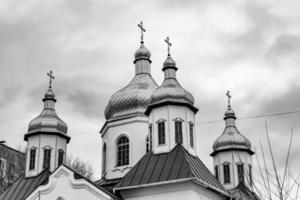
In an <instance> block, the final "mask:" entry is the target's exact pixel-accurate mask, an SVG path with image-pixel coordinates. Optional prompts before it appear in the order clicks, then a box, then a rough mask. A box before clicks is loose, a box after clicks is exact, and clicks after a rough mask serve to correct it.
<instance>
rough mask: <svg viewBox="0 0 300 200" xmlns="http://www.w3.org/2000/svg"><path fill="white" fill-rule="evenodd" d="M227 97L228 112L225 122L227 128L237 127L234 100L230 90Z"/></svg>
mask: <svg viewBox="0 0 300 200" xmlns="http://www.w3.org/2000/svg"><path fill="white" fill-rule="evenodd" d="M225 95H226V96H227V110H226V111H225V115H224V120H225V123H226V126H235V120H236V116H235V113H234V111H233V110H232V109H231V104H230V103H231V102H230V99H231V98H232V96H231V94H230V91H229V90H228V91H227V92H226V94H225Z"/></svg>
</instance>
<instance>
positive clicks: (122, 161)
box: [116, 135, 129, 166]
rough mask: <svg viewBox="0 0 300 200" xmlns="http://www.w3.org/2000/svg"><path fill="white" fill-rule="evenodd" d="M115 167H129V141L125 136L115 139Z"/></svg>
mask: <svg viewBox="0 0 300 200" xmlns="http://www.w3.org/2000/svg"><path fill="white" fill-rule="evenodd" d="M116 145H117V163H116V164H117V166H124V165H129V139H128V137H127V136H126V135H121V136H119V137H118V138H117V141H116Z"/></svg>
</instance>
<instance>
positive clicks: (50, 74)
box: [47, 70, 55, 88]
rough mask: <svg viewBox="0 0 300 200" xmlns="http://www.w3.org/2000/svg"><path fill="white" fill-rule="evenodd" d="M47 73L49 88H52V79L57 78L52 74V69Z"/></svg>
mask: <svg viewBox="0 0 300 200" xmlns="http://www.w3.org/2000/svg"><path fill="white" fill-rule="evenodd" d="M47 75H48V76H49V79H50V80H49V88H51V85H52V80H53V79H55V77H54V76H53V75H52V70H50V72H48V73H47Z"/></svg>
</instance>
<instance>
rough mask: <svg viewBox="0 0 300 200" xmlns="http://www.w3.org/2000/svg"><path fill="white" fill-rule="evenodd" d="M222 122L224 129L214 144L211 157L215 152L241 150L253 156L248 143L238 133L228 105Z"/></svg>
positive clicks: (233, 116)
mask: <svg viewBox="0 0 300 200" xmlns="http://www.w3.org/2000/svg"><path fill="white" fill-rule="evenodd" d="M224 120H225V124H226V126H225V129H224V131H223V133H222V135H221V136H220V137H219V138H218V139H217V140H216V141H215V142H214V144H213V150H214V152H213V153H212V154H211V155H212V156H213V155H215V154H216V153H217V152H220V151H227V150H242V151H247V152H249V153H250V154H253V151H252V150H251V143H250V141H249V140H248V139H247V138H246V137H245V136H243V135H242V134H241V133H240V132H239V130H238V129H237V127H236V125H235V120H236V116H235V113H234V111H233V110H232V109H231V106H230V105H228V108H227V110H226V112H225V116H224Z"/></svg>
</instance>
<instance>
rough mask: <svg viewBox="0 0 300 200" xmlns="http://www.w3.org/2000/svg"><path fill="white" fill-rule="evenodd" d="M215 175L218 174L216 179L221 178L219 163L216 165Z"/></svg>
mask: <svg viewBox="0 0 300 200" xmlns="http://www.w3.org/2000/svg"><path fill="white" fill-rule="evenodd" d="M215 176H216V179H217V180H219V167H218V165H216V166H215Z"/></svg>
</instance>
